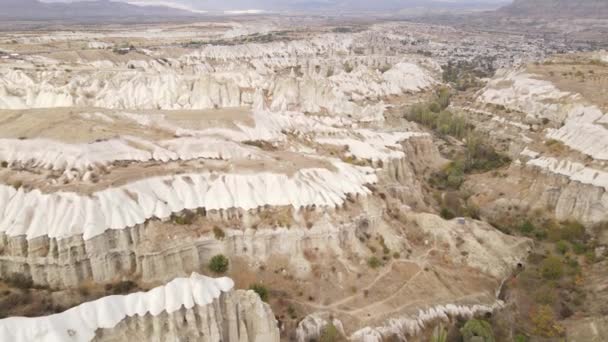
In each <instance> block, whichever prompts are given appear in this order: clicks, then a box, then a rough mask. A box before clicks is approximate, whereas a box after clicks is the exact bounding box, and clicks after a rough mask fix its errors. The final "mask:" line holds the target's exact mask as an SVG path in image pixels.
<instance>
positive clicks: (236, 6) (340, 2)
mask: <svg viewBox="0 0 608 342" xmlns="http://www.w3.org/2000/svg"><path fill="white" fill-rule="evenodd" d="M42 1H43V2H73V1H91V0H42ZM113 1H123V2H129V3H132V4H135V5H146V4H149V5H164V6H169V7H175V8H181V9H189V10H194V11H217V10H283V9H306V10H315V9H323V8H328V7H332V8H350V7H352V8H365V9H370V8H373V9H379V10H382V9H395V8H402V7H406V6H407V5H408V4H412V3H413V4H414V6H418V7H425V6H426V5H425V4H427V3H429V2H430V1H429V0H113ZM434 1H435V2H436V3H443V4H445V5H446V6H459V5H463V4H471V3H477V4H488V5H495V4H505V3H508V2H510V0H434ZM497 6H498V5H497Z"/></svg>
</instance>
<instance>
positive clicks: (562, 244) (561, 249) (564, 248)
mask: <svg viewBox="0 0 608 342" xmlns="http://www.w3.org/2000/svg"><path fill="white" fill-rule="evenodd" d="M555 250H556V251H557V252H558V253H559V254H566V252H568V242H566V241H564V240H561V241H558V242H557V243H556V244H555Z"/></svg>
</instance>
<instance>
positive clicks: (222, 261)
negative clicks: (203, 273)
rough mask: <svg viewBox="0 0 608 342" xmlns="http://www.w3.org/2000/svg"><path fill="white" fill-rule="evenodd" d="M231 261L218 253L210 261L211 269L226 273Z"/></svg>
mask: <svg viewBox="0 0 608 342" xmlns="http://www.w3.org/2000/svg"><path fill="white" fill-rule="evenodd" d="M228 265H229V261H228V258H226V257H225V256H224V255H222V254H218V255H216V256H214V257H213V258H211V260H210V261H209V269H210V270H211V271H213V272H215V273H225V272H226V271H228Z"/></svg>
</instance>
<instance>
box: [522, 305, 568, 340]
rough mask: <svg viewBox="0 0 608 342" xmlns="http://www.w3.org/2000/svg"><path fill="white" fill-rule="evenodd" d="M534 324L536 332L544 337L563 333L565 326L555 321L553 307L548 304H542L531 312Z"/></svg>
mask: <svg viewBox="0 0 608 342" xmlns="http://www.w3.org/2000/svg"><path fill="white" fill-rule="evenodd" d="M530 320H531V321H532V324H533V325H534V333H536V334H538V335H541V336H544V337H557V336H559V335H561V334H562V333H563V328H562V327H561V326H560V325H559V324H557V322H556V321H555V314H554V312H553V309H551V307H550V306H548V305H541V306H539V307H538V308H536V309H535V310H533V311H532V312H531V314H530Z"/></svg>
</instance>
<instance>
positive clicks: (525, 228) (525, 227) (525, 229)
mask: <svg viewBox="0 0 608 342" xmlns="http://www.w3.org/2000/svg"><path fill="white" fill-rule="evenodd" d="M519 230H520V231H521V232H522V233H523V234H531V233H532V232H533V231H534V230H535V227H534V224H532V222H530V221H526V222H524V223H523V224H522V225H521V226H520V227H519Z"/></svg>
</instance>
